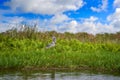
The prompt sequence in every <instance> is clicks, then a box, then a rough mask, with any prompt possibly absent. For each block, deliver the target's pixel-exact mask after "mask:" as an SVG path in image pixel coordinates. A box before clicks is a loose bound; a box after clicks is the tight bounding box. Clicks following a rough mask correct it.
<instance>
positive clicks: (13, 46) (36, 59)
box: [0, 27, 120, 71]
mask: <svg viewBox="0 0 120 80" xmlns="http://www.w3.org/2000/svg"><path fill="white" fill-rule="evenodd" d="M52 35H54V36H56V37H57V43H56V46H55V47H52V48H49V49H46V48H45V47H46V45H47V44H48V43H50V42H51V41H52V40H51V36H52ZM28 67H32V68H45V69H46V68H58V69H62V68H67V69H81V68H83V69H97V70H98V69H99V70H103V71H104V70H111V71H120V33H119V32H118V33H116V34H107V33H106V34H97V35H96V36H94V35H92V34H87V33H76V34H72V33H68V32H66V33H64V34H63V33H56V32H55V31H51V32H37V31H36V28H35V27H33V28H30V27H25V28H24V29H23V30H19V31H18V30H17V29H12V30H8V31H6V32H4V33H0V68H1V69H5V68H6V69H7V68H20V69H22V68H28Z"/></svg>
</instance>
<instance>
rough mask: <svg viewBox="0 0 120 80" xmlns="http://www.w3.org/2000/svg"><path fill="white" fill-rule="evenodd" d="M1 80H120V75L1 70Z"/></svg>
mask: <svg viewBox="0 0 120 80" xmlns="http://www.w3.org/2000/svg"><path fill="white" fill-rule="evenodd" d="M0 80H120V75H112V74H103V73H92V72H56V71H53V72H40V71H35V72H32V71H14V72H13V71H4V72H3V71H1V72H0Z"/></svg>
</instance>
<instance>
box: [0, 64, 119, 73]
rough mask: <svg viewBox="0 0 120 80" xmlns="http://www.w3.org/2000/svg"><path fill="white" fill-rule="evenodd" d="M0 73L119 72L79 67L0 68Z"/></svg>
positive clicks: (116, 71) (117, 71)
mask: <svg viewBox="0 0 120 80" xmlns="http://www.w3.org/2000/svg"><path fill="white" fill-rule="evenodd" d="M0 71H28V72H29V71H33V72H34V71H42V72H51V71H58V72H59V71H60V72H79V71H88V72H95V73H96V72H97V73H110V74H113V73H114V74H120V70H117V69H111V70H108V69H103V68H92V67H79V68H67V67H61V68H59V67H51V68H50V67H47V68H45V67H30V66H29V67H22V68H0Z"/></svg>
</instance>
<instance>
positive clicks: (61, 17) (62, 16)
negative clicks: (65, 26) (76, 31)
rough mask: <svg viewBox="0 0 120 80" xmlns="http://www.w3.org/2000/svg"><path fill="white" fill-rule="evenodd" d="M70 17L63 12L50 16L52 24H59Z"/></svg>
mask: <svg viewBox="0 0 120 80" xmlns="http://www.w3.org/2000/svg"><path fill="white" fill-rule="evenodd" d="M69 19H70V18H69V17H68V16H66V15H65V14H56V15H55V16H54V17H52V18H51V21H50V22H51V23H52V24H60V23H63V22H65V21H68V20H69Z"/></svg>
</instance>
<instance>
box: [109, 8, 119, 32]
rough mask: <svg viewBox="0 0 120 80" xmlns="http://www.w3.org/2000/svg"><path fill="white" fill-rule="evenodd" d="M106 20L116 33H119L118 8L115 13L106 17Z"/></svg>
mask: <svg viewBox="0 0 120 80" xmlns="http://www.w3.org/2000/svg"><path fill="white" fill-rule="evenodd" d="M107 20H108V21H109V22H110V25H112V26H113V28H114V29H115V30H116V31H120V8H116V10H115V12H114V13H113V14H112V15H109V16H108V17H107Z"/></svg>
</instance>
